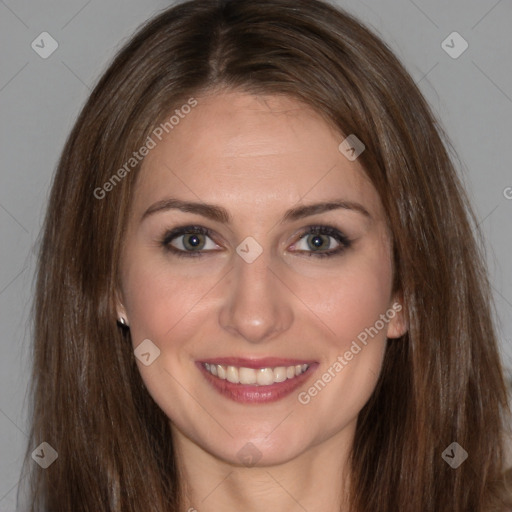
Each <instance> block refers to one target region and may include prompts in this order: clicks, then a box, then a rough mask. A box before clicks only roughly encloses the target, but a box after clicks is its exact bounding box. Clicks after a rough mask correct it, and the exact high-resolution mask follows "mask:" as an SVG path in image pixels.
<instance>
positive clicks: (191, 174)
mask: <svg viewBox="0 0 512 512" xmlns="http://www.w3.org/2000/svg"><path fill="white" fill-rule="evenodd" d="M197 100H198V104H197V106H196V107H195V108H193V109H192V110H191V112H190V113H188V114H187V115H186V116H184V118H183V119H181V120H180V122H179V124H178V125H176V126H174V128H173V130H172V131H170V132H169V133H168V134H167V135H166V136H165V137H163V138H162V140H161V141H160V142H158V143H157V145H156V147H154V148H153V149H152V150H151V151H150V152H149V154H148V156H147V157H146V159H145V161H144V163H143V166H142V169H141V173H140V175H139V178H138V181H137V185H136V189H135V194H134V198H133V204H132V209H131V216H130V218H129V222H128V229H127V234H126V239H125V246H124V249H123V254H122V259H121V289H120V293H119V303H118V313H119V315H122V316H124V317H125V318H126V320H127V323H128V324H129V327H130V332H131V337H132V342H133V348H134V349H136V350H135V352H136V354H138V355H139V357H138V358H137V365H138V368H139V370H140V373H141V375H142V378H143V380H144V383H145V385H146V387H147V389H148V391H149V393H150V394H151V395H152V397H153V398H154V400H155V401H156V403H157V404H158V405H159V406H160V407H161V409H162V410H163V411H164V412H165V413H166V415H167V416H168V418H169V420H170V422H171V425H172V429H173V436H175V437H176V439H177V440H178V442H180V443H181V445H183V446H185V445H189V446H190V447H192V448H190V449H192V450H195V453H196V455H197V456H199V457H213V458H215V459H216V460H221V461H227V462H230V463H233V464H243V463H244V461H247V458H249V459H251V460H252V463H253V464H255V465H266V464H276V463H281V462H286V461H290V460H293V459H294V458H297V457H300V456H301V455H303V454H305V453H308V452H310V451H311V450H315V449H319V447H321V446H327V445H328V444H329V443H331V444H332V443H334V444H336V443H337V442H340V443H346V442H348V441H347V440H349V439H350V437H351V435H352V434H353V431H354V427H355V422H356V419H357V415H358V413H359V412H360V410H361V408H362V407H363V406H364V404H365V403H366V402H367V400H368V399H369V397H370V395H371V393H372V391H373V389H374V387H375V384H376V381H377V378H378V376H379V373H380V370H381V363H382V359H383V355H384V352H385V348H386V342H387V340H386V338H387V337H389V338H393V337H398V336H401V335H402V334H403V333H404V330H405V328H404V323H403V319H402V315H401V314H400V312H399V310H400V307H401V306H400V305H398V303H397V297H394V296H392V277H393V275H392V259H391V241H390V237H389V233H388V230H387V227H386V221H385V217H384V212H383V209H382V205H381V203H380V199H379V196H378V193H377V191H376V190H375V189H374V188H373V186H372V185H371V183H370V181H369V180H368V179H367V178H366V177H365V174H364V172H363V169H362V167H361V165H360V164H359V162H358V160H357V159H356V160H354V161H349V160H348V159H347V158H346V157H345V155H344V154H342V153H341V152H340V150H339V149H338V146H339V145H340V143H341V142H342V140H343V138H344V137H343V136H341V135H340V134H339V133H337V132H336V131H334V130H333V129H332V128H331V127H330V126H329V125H328V124H327V123H326V122H325V121H324V120H323V119H322V118H321V117H319V116H318V115H317V114H316V113H315V112H314V111H312V110H311V109H310V108H308V107H306V106H304V105H303V104H301V103H299V102H297V101H296V100H293V99H290V98H285V97H278V96H268V97H261V96H258V97H255V96H251V95H248V94H243V93H237V92H229V93H222V94H220V93H219V94H214V95H210V96H207V97H202V98H197ZM141 354H143V355H142V357H141ZM249 443H252V445H251V444H249Z"/></svg>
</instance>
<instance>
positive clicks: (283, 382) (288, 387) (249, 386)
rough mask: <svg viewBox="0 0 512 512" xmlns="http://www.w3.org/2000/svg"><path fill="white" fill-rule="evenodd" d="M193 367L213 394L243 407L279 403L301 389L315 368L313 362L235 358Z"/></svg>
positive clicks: (200, 363) (206, 362)
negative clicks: (201, 375) (278, 401)
mask: <svg viewBox="0 0 512 512" xmlns="http://www.w3.org/2000/svg"><path fill="white" fill-rule="evenodd" d="M196 365H197V367H198V368H199V370H200V371H201V373H202V374H203V376H204V378H205V379H206V381H207V382H208V383H209V385H210V386H211V387H212V388H213V389H214V390H215V391H217V392H218V393H219V394H220V395H222V396H224V397H225V398H228V399H230V400H233V401H235V402H238V403H243V404H263V403H269V402H275V401H277V400H281V399H283V398H285V397H286V396H289V395H291V394H292V393H294V392H295V391H296V390H298V388H299V387H300V386H303V385H304V384H305V382H306V381H307V380H309V378H310V377H311V376H312V375H313V373H314V371H315V369H316V368H317V367H318V363H317V362H313V361H309V362H305V361H297V360H293V359H281V358H265V359H260V360H254V359H245V358H244V359H242V358H234V357H230V358H218V359H216V360H214V361H211V360H210V361H204V360H203V361H196Z"/></svg>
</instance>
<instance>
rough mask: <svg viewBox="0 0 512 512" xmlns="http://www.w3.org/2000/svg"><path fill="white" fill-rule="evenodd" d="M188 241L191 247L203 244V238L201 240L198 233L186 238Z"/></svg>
mask: <svg viewBox="0 0 512 512" xmlns="http://www.w3.org/2000/svg"><path fill="white" fill-rule="evenodd" d="M185 241H186V242H187V243H186V245H189V246H190V247H193V248H195V247H197V246H199V245H201V240H199V237H198V236H197V235H190V236H189V237H188V238H186V239H185Z"/></svg>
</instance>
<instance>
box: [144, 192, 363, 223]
mask: <svg viewBox="0 0 512 512" xmlns="http://www.w3.org/2000/svg"><path fill="white" fill-rule="evenodd" d="M338 209H343V210H352V211H354V212H357V213H360V214H362V215H364V216H365V217H367V218H369V219H371V218H372V216H371V215H370V212H369V211H368V210H367V209H366V208H365V207H364V206H363V205H362V204H359V203H356V202H354V201H345V200H341V199H340V200H333V201H327V202H321V203H313V204H308V205H299V206H295V207H294V208H291V209H289V210H287V211H286V212H285V214H284V215H283V218H282V220H281V223H284V222H292V221H295V220H299V219H303V218H305V217H309V216H311V215H317V214H319V213H324V212H329V211H332V210H338ZM169 210H179V211H182V212H185V213H195V214H197V215H202V216H203V217H207V218H208V219H211V220H213V221H216V222H220V223H222V224H231V221H232V217H231V215H230V214H229V212H228V211H227V210H226V209H225V208H223V207H222V206H217V205H214V204H208V203H199V202H191V201H181V200H180V199H175V198H168V199H163V200H162V201H158V202H156V203H155V204H153V205H151V206H150V207H149V208H148V209H147V210H146V211H145V212H144V214H143V215H142V218H141V222H142V221H143V220H145V219H146V218H147V217H149V216H151V215H154V214H155V213H161V212H165V211H169Z"/></svg>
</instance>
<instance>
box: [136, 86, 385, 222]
mask: <svg viewBox="0 0 512 512" xmlns="http://www.w3.org/2000/svg"><path fill="white" fill-rule="evenodd" d="M197 102H198V103H197V106H196V107H195V108H193V109H192V110H191V111H190V112H189V113H187V114H186V115H184V114H182V116H180V121H179V123H178V124H177V125H175V126H174V127H173V129H172V130H171V131H169V133H168V134H164V136H163V137H162V140H161V141H158V140H156V142H157V144H156V146H155V147H154V148H153V149H152V150H151V151H150V152H149V154H148V155H147V156H146V158H145V160H144V162H143V165H142V168H141V172H140V176H139V178H138V183H137V187H136V192H135V198H134V209H136V210H140V209H141V208H143V207H144V206H145V205H146V206H147V205H148V204H149V203H151V202H156V201H159V200H162V199H165V197H166V196H170V195H172V196H173V197H176V196H179V197H181V198H183V199H190V200H194V201H198V200H199V201H201V200H202V201H205V202H210V203H219V204H223V203H225V204H229V205H231V206H232V207H233V208H240V209H246V210H247V212H249V211H251V208H253V209H252V211H253V212H254V208H261V207H262V206H264V207H265V208H268V209H270V210H272V209H275V208H277V209H279V210H282V209H285V208H287V207H288V206H289V205H291V204H293V203H297V202H299V201H301V202H308V201H315V200H325V199H330V198H340V197H343V198H345V199H347V200H354V201H355V200H358V201H362V200H364V201H365V202H366V205H367V207H368V209H369V210H372V209H373V213H374V214H375V215H376V216H378V215H379V214H380V213H382V212H381V211H380V200H379V197H378V194H377V191H376V190H375V189H374V187H373V186H372V184H371V183H370V181H369V180H368V178H367V176H366V174H365V172H364V170H363V168H362V166H361V165H360V164H359V163H358V162H357V160H356V161H353V162H351V161H349V160H348V159H347V158H345V156H343V155H342V154H341V153H340V151H339V149H338V146H339V144H340V143H341V141H342V140H343V138H344V137H343V136H342V135H341V134H340V133H338V132H337V131H336V130H334V129H333V128H332V127H331V126H330V125H329V124H328V123H327V122H326V121H325V120H324V119H323V118H322V117H321V116H320V115H319V114H318V113H316V112H315V111H314V110H312V109H311V108H310V107H308V106H306V105H304V104H303V103H301V102H299V101H297V100H295V99H293V98H290V97H286V96H253V95H249V94H245V93H241V92H226V93H220V94H214V95H210V96H205V97H200V98H197Z"/></svg>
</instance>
